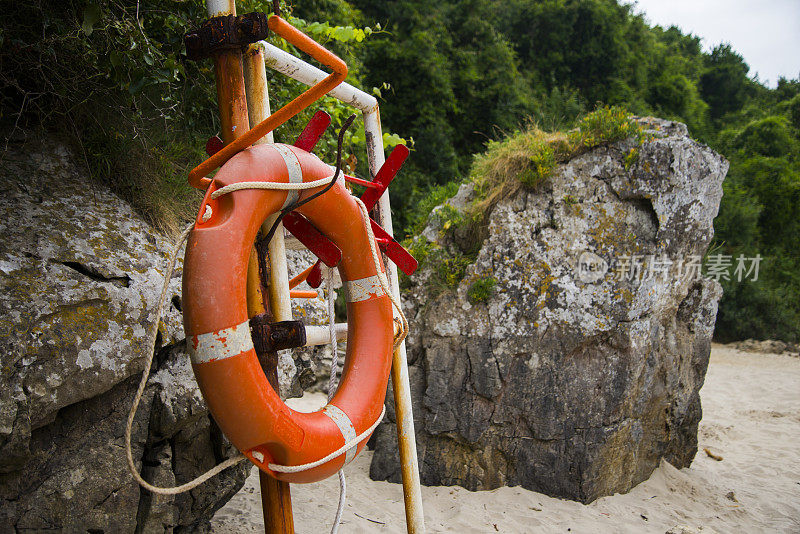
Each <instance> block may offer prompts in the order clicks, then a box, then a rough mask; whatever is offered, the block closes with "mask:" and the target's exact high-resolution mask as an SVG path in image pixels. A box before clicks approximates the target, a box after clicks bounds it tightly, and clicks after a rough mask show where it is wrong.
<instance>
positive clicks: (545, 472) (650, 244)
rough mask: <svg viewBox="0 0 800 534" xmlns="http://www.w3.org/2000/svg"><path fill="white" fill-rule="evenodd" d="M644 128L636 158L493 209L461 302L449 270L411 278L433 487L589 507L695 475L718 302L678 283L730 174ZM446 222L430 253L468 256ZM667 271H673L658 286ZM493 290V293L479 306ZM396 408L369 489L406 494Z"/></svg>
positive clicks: (604, 155) (697, 283) (632, 143)
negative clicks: (504, 491)
mask: <svg viewBox="0 0 800 534" xmlns="http://www.w3.org/2000/svg"><path fill="white" fill-rule="evenodd" d="M640 124H643V125H644V127H645V128H646V129H647V131H648V133H649V134H651V135H650V136H648V140H646V141H645V142H644V143H643V144H642V145H641V146H639V142H637V141H636V140H633V139H628V140H623V141H619V142H615V143H611V144H608V145H603V146H599V147H596V148H593V149H592V150H590V151H588V152H585V153H582V154H580V155H578V156H577V157H575V158H574V159H572V160H570V161H569V162H567V163H564V164H561V165H559V166H557V167H556V168H555V169H554V170H553V171H552V173H551V175H550V176H549V178H548V179H546V180H544V181H543V182H541V183H539V184H538V185H537V187H536V188H535V189H526V188H521V189H519V190H517V191H516V192H515V193H514V194H513V195H511V196H510V197H508V198H505V199H504V200H502V201H500V202H499V203H498V204H497V205H496V206H494V207H493V209H492V210H491V212H490V213H489V214H488V216H487V217H486V218H485V220H484V222H485V223H486V224H487V232H486V235H485V239H484V240H483V241H482V243H480V250H479V251H478V253H477V257H476V260H475V261H474V263H472V264H471V265H469V266H468V267H467V268H466V271H465V274H464V277H463V279H462V280H461V281H460V282H459V283H458V285H457V287H456V288H455V289H453V290H449V291H436V292H433V291H430V287H429V283H428V281H429V280H430V278H431V272H432V271H433V270H434V269H436V265H431V264H427V265H425V266H423V268H422V269H421V272H420V273H419V274H418V275H415V276H414V277H412V278H411V281H410V282H411V284H410V287H409V288H408V290H407V291H406V293H405V295H404V304H405V306H406V310H407V314H408V316H409V319H410V320H411V323H412V325H413V328H412V334H411V336H410V337H409V340H408V348H409V358H410V361H411V362H412V365H411V369H410V376H411V379H412V391H413V400H414V406H415V422H416V425H417V442H418V448H419V460H420V471H421V477H422V481H423V483H425V484H430V485H451V484H457V485H461V486H464V487H466V488H469V489H473V490H478V489H490V488H494V487H497V486H499V485H522V486H524V487H526V488H529V489H533V490H536V491H542V492H544V493H547V494H550V495H555V496H560V497H567V498H571V499H576V500H580V501H583V502H589V501H592V500H594V499H596V498H598V497H600V496H602V495H609V494H612V493H614V492H624V491H627V490H629V489H630V488H631V487H633V486H634V485H635V484H637V483H639V482H641V481H642V480H644V479H645V478H646V477H647V476H649V474H650V473H651V472H652V470H653V469H654V468H655V467H656V466H657V465H658V463H659V461H660V459H661V458H666V459H667V460H668V461H670V462H671V463H673V464H674V465H676V466H678V467H682V466H686V465H688V464H689V463H690V462H691V460H692V458H693V457H694V453H695V451H696V447H697V435H696V434H697V424H698V422H699V420H700V414H701V411H700V400H699V396H698V390H699V389H700V387H701V385H702V383H703V378H704V376H705V370H706V367H707V363H708V356H709V351H710V341H711V335H712V332H713V326H714V319H715V316H716V310H717V302H718V299H719V297H720V295H721V289H720V287H719V285H718V284H717V283H716V282H714V281H711V280H708V279H705V278H697V277H694V276H685V273H682V272H681V271H680V269H681V268H683V267H684V266H685V265H687V263H686V262H687V261H688V260H689V259H690V258H697V257H701V256H702V255H703V254H704V253H705V251H706V249H707V247H708V245H709V243H710V242H711V239H712V237H713V226H712V221H713V219H714V217H715V216H716V214H717V210H718V207H719V202H720V199H721V196H722V187H721V185H722V180H723V178H724V176H725V173H726V172H727V167H728V166H727V162H726V161H725V160H724V159H723V158H722V157H721V156H719V155H718V154H715V153H714V152H712V151H711V150H710V149H708V148H707V147H705V146H703V145H701V144H699V143H697V142H695V141H693V140H692V139H690V138H689V137H688V135H687V131H686V127H685V126H684V125H681V124H678V123H672V122H669V121H662V120H659V119H653V118H647V119H640ZM634 147H636V148H637V150H638V157H637V158H636V160H635V161H631V159H630V158H628V157H627V156H628V154H630V151H631V149H632V148H634ZM459 203H460V204H462V205H464V203H463V201H460V202H459ZM451 205H452V204H451ZM437 221H438V219H437V217H435V216H434V217H431V223H430V225H429V227H428V228H426V230H425V231H424V232H423V235H424V236H426V237H427V238H428V239H429V240H431V241H433V242H434V244H435V245H436V246H439V247H442V248H443V249H447V248H448V247H450V248H452V247H454V246H455V247H457V246H458V243H454V242H453V241H454V240H458V239H459V236H458V233H457V232H442V231H439V230H438V229H437V225H438V224H440V223H439V222H437ZM651 258H652V260H651ZM634 260H636V261H638V262H639V264H638V265H639V267H638V270H635V269H633V268H632V269H631V270H630V275H624V276H620V273H622V272H623V271H622V270H621V267H623V266H624V262H626V261H628V262H629V263H630V262H634ZM655 261H657V262H660V263H658V265H661V266H662V271H661V272H660V274H659V275H658V276H646V271H647V269H648V268H650V267H653V266H655V263H652V264H648V262H655ZM487 278H492V279H494V280H496V285H495V286H494V287H493V289H492V291H491V292H490V293H489V294H488V295H487V296H486V298H485V299H480V300H479V301H477V302H475V299H472V300H473V302H470V298H469V292H470V288H471V287H473V285H474V284H475V282H476V281H478V280H484V279H487ZM389 399H390V400H389V410H388V411H387V413H388V417H387V422H386V423H385V424H383V425H382V426H381V427H379V429H378V430H377V431H376V435H375V438H374V442H375V445H376V453H375V456H374V458H373V463H372V467H371V476H372V477H373V478H376V479H389V480H393V481H399V480H400V468H399V465H398V461H397V456H396V445H395V440H396V438H395V436H394V425H393V418H394V412H393V409H392V406H391V404H392V403H391V395H390V396H389Z"/></svg>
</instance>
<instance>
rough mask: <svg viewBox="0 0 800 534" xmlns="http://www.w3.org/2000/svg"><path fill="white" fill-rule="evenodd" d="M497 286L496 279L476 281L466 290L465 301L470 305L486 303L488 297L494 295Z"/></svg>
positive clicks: (488, 278) (487, 278) (489, 278)
mask: <svg viewBox="0 0 800 534" xmlns="http://www.w3.org/2000/svg"><path fill="white" fill-rule="evenodd" d="M496 286H497V279H496V278H493V277H491V276H489V277H486V278H481V279H480V280H476V281H475V282H473V283H472V285H471V286H469V289H468V290H467V299H468V300H469V301H470V303H472V304H478V303H480V302H486V301H487V300H489V297H491V296H492V293H494V288H495V287H496Z"/></svg>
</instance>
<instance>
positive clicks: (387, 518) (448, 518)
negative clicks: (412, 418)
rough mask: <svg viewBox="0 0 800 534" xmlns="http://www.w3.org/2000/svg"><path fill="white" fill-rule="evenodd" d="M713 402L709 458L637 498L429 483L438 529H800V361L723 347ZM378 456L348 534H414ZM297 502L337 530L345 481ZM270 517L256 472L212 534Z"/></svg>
mask: <svg viewBox="0 0 800 534" xmlns="http://www.w3.org/2000/svg"><path fill="white" fill-rule="evenodd" d="M701 399H702V405H703V420H702V422H701V424H700V436H699V452H698V454H697V457H696V458H695V460H694V462H693V463H692V466H691V467H690V468H687V469H680V470H678V469H675V468H674V467H672V466H671V465H669V464H668V463H666V462H662V464H661V466H660V467H659V468H658V469H656V471H655V472H654V473H653V474H652V476H651V477H650V479H648V480H647V481H645V482H643V483H642V484H639V485H638V486H636V487H635V488H634V489H633V490H632V491H630V492H629V493H627V494H624V495H619V494H618V495H613V496H610V497H605V498H602V499H598V500H597V501H595V502H593V503H591V504H589V505H583V504H579V503H576V502H571V501H564V500H560V499H553V498H550V497H547V496H545V495H542V494H539V493H535V492H532V491H528V490H524V489H521V488H518V487H516V488H515V487H511V488H509V487H504V488H499V489H496V490H492V491H480V492H470V491H467V490H465V489H463V488H459V487H441V486H440V487H423V490H422V491H423V499H424V506H425V521H426V525H427V529H428V532H458V533H459V534H465V533H491V532H511V533H517V532H518V533H526V532H544V533H549V532H573V533H584V532H585V533H597V532H601V533H605V532H608V533H649V532H653V533H662V534H663V533H665V532H667V531H668V530H670V529H673V530H672V532H674V533H676V534H678V533H682V534H689V533H695V532H700V533H703V534H707V533H719V534H722V533H728V532H786V533H798V532H800V359H798V358H794V357H791V356H786V355H774V354H755V353H747V352H741V351H738V350H736V349H732V348H729V347H725V346H717V345H715V346H714V348H713V350H712V354H711V364H710V366H709V369H708V375H707V377H706V381H705V385H704V386H703V388H702V390H701ZM324 401H325V398H324V396H322V395H320V394H316V395H306V396H305V397H303V398H302V399H293V400H292V401H290V404H292V405H293V406H294V407H296V408H300V409H306V410H310V409H314V408H315V407H318V406H321V405H322V404H323V403H324ZM704 449H708V451H709V452H710V453H711V454H712V455H714V456H716V457H717V458H720V459H714V458H713V457H712V456H710V455H709V454H707V453H706V452H705V450H704ZM371 456H372V453H371V452H369V451H365V452H364V453H363V454H362V455H360V457H358V458H357V459H356V460H355V461H354V462H353V463H352V464H351V465H349V466H348V467H346V468H345V473H346V475H347V490H348V491H347V507H346V510H345V513H344V517H343V519H342V525H341V527H340V529H339V532H342V533H355V532H387V533H404V532H405V531H406V530H405V518H404V508H403V502H402V487H401V486H400V485H399V484H390V483H387V482H374V481H372V480H370V479H369V476H368V472H369V464H370V460H371ZM292 497H293V507H294V518H295V528H296V531H297V532H298V533H303V534H304V533H314V534H321V533H323V532H328V531H329V530H330V526H331V522H332V521H333V517H334V513H335V510H336V505H337V502H338V482H337V479H336V478H335V477H334V478H330V479H328V480H325V481H323V482H320V483H317V484H309V485H293V486H292ZM261 513H262V512H261V501H260V496H259V489H258V475H257V473H256V471H255V470H254V471H253V473H252V474H251V476H250V477H249V479H248V480H247V483H246V484H245V486H244V488H242V490H241V491H240V492H239V493H238V494H237V495H236V497H234V498H233V499H232V500H231V501H230V502H229V503H228V504H227V505H226V506H225V507H223V508H222V509H221V510H219V511H218V512H217V514H216V515H215V516H214V519H213V520H212V532H214V533H217V534H221V533H229V532H230V533H232V532H243V533H249V532H259V533H260V532H263V531H264V530H263V523H262V516H261ZM675 527H678V528H675ZM681 527H682V528H681Z"/></svg>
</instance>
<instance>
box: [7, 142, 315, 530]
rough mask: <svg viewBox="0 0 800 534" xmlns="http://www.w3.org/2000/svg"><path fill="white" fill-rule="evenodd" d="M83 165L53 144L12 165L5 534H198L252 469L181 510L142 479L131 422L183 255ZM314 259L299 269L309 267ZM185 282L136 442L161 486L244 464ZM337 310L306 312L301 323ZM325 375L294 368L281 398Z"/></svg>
mask: <svg viewBox="0 0 800 534" xmlns="http://www.w3.org/2000/svg"><path fill="white" fill-rule="evenodd" d="M75 161H76V160H75V158H74V157H73V155H72V154H71V152H70V150H68V149H67V148H65V147H64V146H63V145H60V144H58V143H51V144H50V145H49V146H44V145H37V146H32V145H31V144H29V145H27V146H24V147H22V146H19V147H16V146H15V145H12V146H11V147H10V148H9V150H8V151H7V152H6V153H5V154H4V156H3V158H2V162H1V163H0V175H2V176H3V180H2V182H0V192H1V193H2V194H0V235H2V236H3V239H2V244H0V355H2V366H0V531H2V532H6V531H14V529H16V531H18V532H40V531H44V530H58V531H65V532H73V531H74V532H86V531H87V530H89V531H97V532H101V531H105V532H182V531H188V530H191V529H193V528H195V527H196V526H197V525H200V524H203V523H204V522H206V521H207V520H208V519H209V518H210V517H211V516H212V515H213V513H214V511H215V510H216V509H218V508H219V507H221V506H222V505H223V504H224V503H225V502H226V501H227V500H228V499H229V498H230V497H232V496H233V494H234V493H235V492H236V491H237V490H238V489H239V488H240V487H241V486H242V484H243V483H244V480H245V478H246V476H247V474H248V472H249V470H250V467H249V465H248V464H246V463H242V464H239V465H238V466H236V467H233V468H230V469H228V470H227V471H225V472H224V473H222V474H221V475H219V476H217V477H215V478H213V479H212V480H211V481H210V482H208V483H206V484H203V485H201V486H200V487H198V488H197V489H195V490H193V491H191V492H190V493H186V494H182V495H179V496H170V497H162V496H153V495H151V494H150V493H149V492H147V491H145V490H141V489H140V488H139V486H138V485H137V484H136V483H135V482H134V481H133V479H132V477H131V475H130V474H129V473H128V469H127V464H126V460H125V452H124V429H125V421H126V418H127V414H128V410H129V408H130V405H131V402H132V399H133V392H134V391H135V389H136V387H137V384H138V381H139V379H140V376H141V372H142V369H143V366H144V360H145V357H146V355H147V354H148V352H149V351H150V350H151V347H148V346H146V343H145V336H146V331H147V329H148V328H149V327H150V325H151V324H152V323H153V321H155V317H156V310H155V307H156V303H157V300H158V296H159V293H160V291H161V287H162V284H163V281H164V266H165V262H166V259H167V255H168V252H169V251H170V250H171V248H172V246H173V245H172V243H171V242H170V241H169V240H167V239H165V238H163V237H162V236H160V235H159V234H157V233H156V232H155V231H154V230H153V229H152V228H151V227H150V226H149V225H148V224H146V223H145V222H144V221H143V220H142V219H141V217H139V216H138V215H137V214H136V213H135V212H134V211H133V210H132V209H131V207H130V206H129V205H128V204H126V203H125V202H123V201H121V200H120V199H119V198H118V197H116V196H114V195H113V194H112V193H110V192H109V191H107V190H106V189H105V188H103V187H101V186H98V185H96V184H92V183H91V182H89V181H88V180H87V179H86V178H85V170H83V169H81V168H80V167H79V166H78V165H76V163H75ZM302 256H303V255H302V254H301V255H294V257H293V259H292V265H295V264H297V268H299V266H300V265H302V264H303V263H304V262H305V263H308V262H309V261H310V258H307V257H302ZM180 276H181V269H180V264H179V266H178V269H177V270H176V272H175V273H174V275H173V278H172V280H171V282H170V290H171V292H170V294H169V301H168V303H169V305H168V307H167V309H166V310H165V314H164V315H163V317H162V318H161V323H160V324H159V333H160V335H159V340H158V343H157V349H156V358H155V363H154V368H153V371H152V372H151V375H150V379H149V384H148V386H147V389H146V390H145V394H144V397H143V400H142V404H141V407H140V409H139V413H138V415H137V418H136V420H135V425H134V432H133V451H134V458H135V459H136V462H137V466H138V468H139V469H140V470H142V472H143V474H144V476H145V478H146V479H148V480H150V481H152V482H153V483H154V484H156V485H175V484H180V483H183V482H186V481H188V480H190V479H192V478H194V477H196V476H197V475H199V474H201V473H202V472H204V471H206V470H207V469H209V468H210V467H213V466H214V465H215V464H217V463H219V462H220V461H222V460H223V459H224V458H225V457H227V456H229V455H231V454H233V453H234V452H235V451H233V450H232V448H231V447H230V445H229V444H228V443H227V441H226V440H225V439H224V437H223V436H222V435H221V433H220V431H219V429H218V428H217V426H216V425H215V424H214V422H213V420H212V419H211V417H210V416H209V414H208V410H207V409H206V407H205V403H204V402H203V400H202V396H201V395H200V393H199V390H198V389H197V386H196V382H195V379H194V376H193V373H192V371H191V366H190V364H189V360H188V356H187V354H186V351H185V347H184V341H183V338H184V335H183V330H182V319H181V313H180ZM324 309H325V306H324V304H323V303H322V302H321V301H308V302H306V303H305V306H303V307H302V308H301V309H299V310H298V313H299V314H302V315H304V316H306V317H311V318H312V319H314V318H317V317H319V318H322V317H324ZM323 320H324V319H323ZM313 366H314V361H313V358H312V357H311V356H310V355H309V354H308V353H305V354H302V355H300V357H299V358H297V359H293V358H292V356H291V355H290V354H289V353H284V354H282V355H281V359H280V365H279V371H280V373H279V374H280V383H281V393H282V395H284V396H287V395H291V394H297V393H299V392H300V391H301V389H300V386H301V382H305V383H310V382H313V380H314V378H313V376H314V369H313Z"/></svg>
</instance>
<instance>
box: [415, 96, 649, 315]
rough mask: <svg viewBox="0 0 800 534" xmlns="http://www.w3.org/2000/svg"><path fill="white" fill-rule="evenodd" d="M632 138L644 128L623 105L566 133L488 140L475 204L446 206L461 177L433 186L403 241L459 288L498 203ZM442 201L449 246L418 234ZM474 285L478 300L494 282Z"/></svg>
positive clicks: (472, 177)
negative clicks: (588, 155) (563, 167)
mask: <svg viewBox="0 0 800 534" xmlns="http://www.w3.org/2000/svg"><path fill="white" fill-rule="evenodd" d="M628 138H634V139H635V140H636V142H637V147H638V146H641V145H642V144H643V143H644V142H645V141H646V140H647V136H646V134H645V132H644V129H643V128H642V126H641V125H640V124H638V123H637V122H636V121H635V120H634V119H633V118H632V117H631V116H630V113H628V112H627V111H626V110H625V109H624V108H621V107H618V106H603V107H599V108H597V109H596V110H595V111H593V112H591V113H589V114H587V115H586V116H584V117H582V118H580V119H579V120H578V121H577V123H576V128H574V129H573V130H570V131H568V132H546V131H544V130H542V129H540V128H539V127H538V126H537V125H535V124H531V125H530V126H529V127H528V128H526V129H525V130H522V131H518V132H516V133H514V134H512V135H510V136H508V137H507V138H505V139H503V140H499V141H490V142H489V144H488V145H487V147H486V151H485V152H484V153H483V154H478V155H476V156H475V159H474V161H473V164H472V169H471V170H470V173H469V177H468V181H469V182H471V183H472V184H473V185H474V188H475V189H474V190H475V194H474V198H473V200H472V202H471V203H470V204H469V205H468V206H467V207H466V208H465V209H464V210H463V211H460V210H457V209H456V208H454V207H453V206H451V205H449V204H446V201H447V200H448V199H449V198H452V197H453V196H454V195H455V194H456V192H457V191H458V187H459V186H460V182H458V181H452V182H449V183H447V184H445V185H441V186H437V187H435V188H433V189H432V190H431V192H430V193H429V195H428V196H427V197H426V198H425V199H424V200H423V201H422V202H420V203H419V204H418V205H417V207H416V209H415V210H414V213H413V214H412V216H411V218H410V219H411V221H412V225H411V228H410V230H411V236H410V237H409V238H408V239H406V241H405V243H404V244H405V245H406V247H408V248H409V249H410V250H411V253H412V254H413V255H414V256H415V257H416V258H417V259H418V260H419V262H420V265H423V264H429V265H431V266H432V267H433V269H432V274H431V277H430V279H429V282H430V284H431V285H432V286H435V287H439V288H451V289H452V288H455V287H457V286H458V284H459V282H460V281H461V280H462V279H463V276H464V273H465V272H466V268H467V266H468V265H470V264H471V263H474V261H475V259H476V257H477V254H478V251H479V250H480V246H481V244H482V242H483V240H484V239H485V237H486V233H487V230H488V229H487V222H488V220H489V215H490V214H491V212H492V210H493V209H494V207H495V206H496V205H497V204H498V203H500V202H501V201H503V200H505V199H507V198H509V197H511V196H513V195H515V194H516V193H517V192H519V191H520V190H521V189H523V188H526V189H530V190H535V189H536V188H537V187H539V186H540V185H541V184H543V183H544V182H545V181H546V180H547V179H548V178H549V177H550V176H551V175H552V173H553V171H554V170H555V169H556V167H557V166H558V165H559V164H561V163H565V162H567V161H569V160H570V159H572V158H574V157H576V156H578V155H580V154H582V153H584V152H586V151H588V150H591V149H593V148H596V147H598V146H601V145H607V144H610V143H614V142H617V141H620V140H622V139H628ZM637 158H638V148H634V149H632V150H631V152H630V153H628V154H627V156H626V157H625V165H626V168H628V167H630V166H631V165H632V164H633V163H635V161H636V159H637ZM570 200H571V203H577V200H575V199H570ZM440 205H441V207H440V208H439V209H438V210H436V214H435V215H434V216H435V217H437V218H438V219H439V222H440V223H441V224H440V225H439V226H440V233H441V234H443V236H444V237H447V238H448V239H447V241H448V242H450V243H452V245H448V246H447V247H446V248H444V247H442V246H440V245H439V244H436V243H431V242H429V241H428V240H427V239H426V238H424V237H422V236H419V234H420V233H421V232H422V230H424V228H425V225H426V223H427V222H428V220H429V218H430V217H431V211H432V210H433V209H434V208H435V207H436V206H440ZM415 235H417V236H419V237H416V238H415V237H414V236H415ZM486 280H489V279H486ZM492 280H493V279H492ZM407 284H408V280H406V285H407ZM476 284H478V282H476ZM476 284H473V285H472V286H471V287H470V290H469V291H468V298H469V299H470V300H472V299H473V298H478V299H480V298H481V297H482V296H483V295H484V294H486V297H487V298H488V294H490V293H491V290H493V288H494V286H493V285H491V284H490V283H489V282H483V283H482V284H478V285H477V286H476ZM490 285H491V287H489V286H490ZM487 292H488V293H487ZM470 293H472V295H470ZM478 301H480V300H478Z"/></svg>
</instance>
